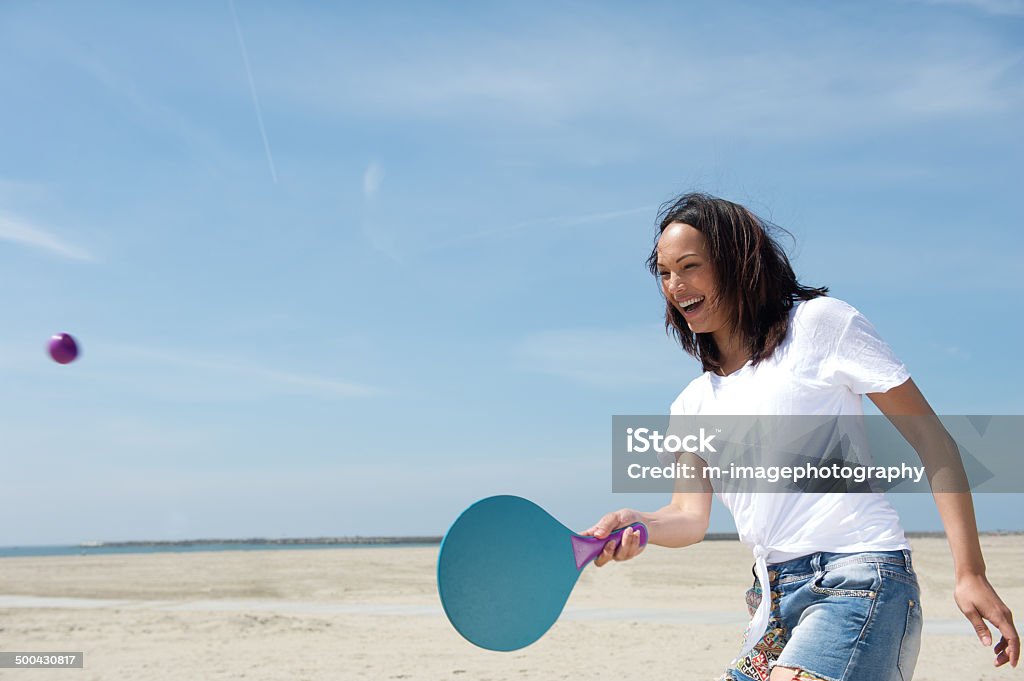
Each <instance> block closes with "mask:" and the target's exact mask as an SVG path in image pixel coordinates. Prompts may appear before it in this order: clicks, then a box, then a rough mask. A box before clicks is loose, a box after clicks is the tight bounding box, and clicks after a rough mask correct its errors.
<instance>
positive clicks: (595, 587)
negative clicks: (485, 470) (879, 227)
mask: <svg viewBox="0 0 1024 681" xmlns="http://www.w3.org/2000/svg"><path fill="white" fill-rule="evenodd" d="M911 543H912V545H913V549H914V560H915V568H916V570H917V571H918V574H919V579H920V581H921V586H922V591H923V593H922V602H923V608H924V615H925V629H924V641H923V645H922V650H921V656H920V660H919V663H918V667H917V673H916V674H915V676H914V678H915V679H917V680H918V681H929V680H932V681H934V680H939V679H958V680H960V679H972V680H973V679H1009V678H1019V676H1018V675H1019V674H1020V669H1018V670H1011V669H1009V668H1008V667H1004V668H1000V669H996V668H994V667H992V654H991V651H990V650H989V649H987V648H985V647H984V646H982V645H981V644H980V643H979V642H978V640H977V638H976V637H975V636H974V634H973V632H972V630H971V628H970V626H969V624H968V623H967V620H966V619H965V618H964V617H963V616H962V615H961V614H960V613H959V610H958V609H957V608H956V605H955V604H954V602H953V569H952V560H951V557H950V555H949V550H948V548H947V545H946V541H945V539H942V538H940V537H929V538H919V539H912V540H911ZM982 545H983V549H984V552H985V557H986V560H987V564H988V577H989V580H990V581H991V582H992V583H993V584H994V585H995V587H996V588H997V590H998V591H999V593H1000V595H1001V596H1002V597H1003V598H1004V600H1006V602H1007V603H1008V605H1009V606H1010V607H1011V609H1013V610H1014V612H1015V614H1016V615H1017V618H1018V620H1020V621H1024V615H1022V613H1024V576H1022V573H1021V570H1020V569H1019V566H1020V565H1021V564H1024V536H1020V535H1008V536H984V537H983V538H982ZM436 556H437V547H436V546H427V547H422V546H420V547H370V548H336V549H335V548H331V549H323V550H301V549H295V550H286V551H217V552H194V553H161V554H145V553H142V554H128V555H88V556H47V557H19V558H3V559H0V650H2V651H81V652H83V653H84V656H85V658H84V659H85V668H84V669H77V670H76V669H33V670H31V671H29V670H11V669H6V670H0V678H4V679H8V678H10V679H21V678H26V679H29V678H30V679H32V681H39V680H41V679H62V680H64V679H76V680H79V681H84V680H85V679H90V680H92V679H176V680H177V679H268V680H269V679H273V680H285V681H291V680H295V681H297V680H300V679H310V680H320V679H324V680H326V679H373V680H382V679H408V680H410V681H415V680H420V679H423V680H427V679H430V680H437V679H464V680H467V681H468V680H473V681H483V680H485V679H490V680H491V681H501V680H504V679H576V678H587V679H637V680H640V679H643V680H645V681H646V680H654V679H673V680H676V679H679V680H689V679H695V680H696V679H702V680H708V681H710V680H712V679H715V678H717V677H718V675H719V674H720V673H721V672H722V670H723V669H724V667H725V666H726V664H727V663H728V661H729V660H730V659H731V658H732V657H733V656H734V655H735V653H736V652H737V651H738V649H739V646H740V641H741V638H742V633H743V629H744V626H745V624H746V621H747V613H746V608H745V605H744V601H743V594H744V591H745V590H746V588H747V587H748V586H749V584H750V581H751V573H750V565H751V562H752V559H751V556H750V553H749V551H748V550H747V549H746V548H744V547H743V546H742V545H740V544H739V543H738V542H735V541H713V542H710V541H709V542H704V543H702V544H699V545H697V546H693V547H689V548H686V549H671V550H670V549H664V548H660V547H649V548H648V549H647V550H646V551H645V552H644V553H643V554H642V555H641V556H640V557H639V558H638V559H637V560H635V561H632V562H629V563H625V564H617V565H611V566H608V567H605V568H602V569H595V568H593V567H588V568H587V569H586V570H585V571H584V574H583V575H582V576H581V578H580V581H579V583H578V584H577V587H576V589H575V591H574V592H573V595H572V596H571V598H570V599H569V602H568V604H567V607H566V611H565V612H564V613H563V616H562V618H561V619H560V620H559V622H558V623H557V624H556V625H555V626H554V627H553V628H552V629H551V631H549V632H548V634H547V635H546V636H545V637H544V638H542V639H541V640H540V641H538V642H537V643H535V644H534V645H532V646H530V647H528V648H526V649H523V650H520V651H516V652H512V653H495V652H488V651H483V650H480V649H477V648H475V647H473V646H472V645H470V644H468V643H467V642H465V641H464V640H463V639H461V638H460V637H459V636H458V635H457V634H456V633H455V631H454V630H453V629H452V628H451V626H450V625H449V623H448V621H447V620H446V619H445V617H444V614H443V612H442V610H441V607H440V604H439V602H438V599H437V595H436V588H435V581H434V580H435V560H436ZM995 640H998V635H996V637H995Z"/></svg>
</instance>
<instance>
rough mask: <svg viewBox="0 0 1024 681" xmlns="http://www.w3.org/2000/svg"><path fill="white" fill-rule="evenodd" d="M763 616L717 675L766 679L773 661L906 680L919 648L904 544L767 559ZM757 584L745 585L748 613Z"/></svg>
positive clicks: (817, 674)
mask: <svg viewBox="0 0 1024 681" xmlns="http://www.w3.org/2000/svg"><path fill="white" fill-rule="evenodd" d="M768 570H769V572H768V578H769V580H770V582H769V583H770V585H771V599H772V601H771V604H772V609H771V619H770V620H769V622H768V630H767V632H766V633H765V635H764V637H762V638H761V640H760V641H759V642H758V643H757V644H756V645H755V646H754V649H753V650H752V651H751V652H750V653H749V654H747V655H745V656H743V657H740V658H737V659H735V660H733V662H732V663H731V664H730V665H729V669H728V670H727V671H726V672H725V674H723V675H722V676H721V677H720V678H721V679H722V680H724V681H767V679H768V677H769V675H770V674H771V669H772V668H773V667H775V666H777V665H778V666H782V667H792V668H795V669H799V670H801V671H802V673H801V674H800V675H798V676H797V678H799V679H825V680H826V681H909V680H910V678H911V677H912V676H913V675H914V666H915V664H916V663H917V656H918V653H919V652H920V649H921V624H922V616H921V590H920V587H919V586H918V583H917V576H916V575H915V574H914V568H913V565H912V564H911V561H910V551H907V550H900V551H871V552H864V553H813V554H810V555H807V556H801V557H800V558H794V559H793V560H788V561H786V562H784V563H776V564H770V565H769V566H768ZM760 602H761V589H760V587H759V586H758V585H757V578H756V576H755V578H754V585H753V587H751V589H750V590H748V591H747V608H748V610H749V611H750V614H751V616H753V613H754V610H756V608H757V606H758V604H759V603H760Z"/></svg>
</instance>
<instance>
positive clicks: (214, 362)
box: [107, 346, 383, 397]
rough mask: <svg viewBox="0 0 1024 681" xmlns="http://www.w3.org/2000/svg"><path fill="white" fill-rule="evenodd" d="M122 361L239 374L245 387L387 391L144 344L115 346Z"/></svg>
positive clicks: (361, 393)
mask: <svg viewBox="0 0 1024 681" xmlns="http://www.w3.org/2000/svg"><path fill="white" fill-rule="evenodd" d="M107 350H108V351H112V352H114V353H116V354H117V355H118V356H119V357H120V359H121V360H122V361H126V360H131V359H139V360H145V361H146V362H157V363H160V364H164V365H171V366H175V367H180V368H186V369H200V370H202V371H203V375H204V376H207V375H208V373H209V372H214V373H216V374H220V375H221V376H235V377H237V379H238V380H237V382H239V383H240V384H241V385H243V386H245V387H251V386H253V385H256V386H257V387H262V388H264V389H271V390H284V391H287V392H299V393H302V394H307V395H312V396H319V397H370V396H374V395H379V394H381V393H382V392H383V391H381V390H380V389H378V388H375V387H372V386H368V385H363V384H361V383H355V382H351V381H343V380H338V379H333V378H324V377H322V376H313V375H309V374H303V373H298V372H293V371H286V370H281V369H275V368H271V367H266V366H260V365H259V364H256V363H253V362H250V361H247V360H244V359H240V358H228V357H223V356H215V355H201V354H195V353H184V352H180V351H172V350H165V349H160V348H150V347H144V346H116V347H114V346H112V347H109V348H107Z"/></svg>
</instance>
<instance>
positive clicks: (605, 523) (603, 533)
mask: <svg viewBox="0 0 1024 681" xmlns="http://www.w3.org/2000/svg"><path fill="white" fill-rule="evenodd" d="M622 515H623V512H622V511H615V512H614V513H606V514H605V515H604V517H602V518H601V519H600V520H598V521H597V524H596V525H594V526H593V527H591V528H590V529H588V530H587V531H585V532H580V534H581V535H584V536H587V537H597V538H598V539H601V538H603V537H607V536H608V535H609V534H611V533H612V532H613V531H614V530H615V528H617V527H621V526H622V525H625V524H626V523H624V522H622V519H621V516H622Z"/></svg>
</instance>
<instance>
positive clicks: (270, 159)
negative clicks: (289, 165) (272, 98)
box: [228, 0, 277, 184]
mask: <svg viewBox="0 0 1024 681" xmlns="http://www.w3.org/2000/svg"><path fill="white" fill-rule="evenodd" d="M228 6H229V7H230V8H231V18H232V19H234V20H235V34H236V35H237V36H238V46H239V47H240V48H242V61H243V62H245V75H247V76H248V77H249V93H250V94H251V95H252V104H253V107H255V109H256V122H257V123H259V125H260V136H262V137H263V150H264V151H265V152H266V153H267V164H268V165H269V166H270V176H271V177H272V178H273V179H274V184H277V170H276V169H275V168H274V156H273V154H271V153H270V142H269V141H268V140H267V130H266V128H264V127H263V112H262V110H261V109H260V98H259V97H258V96H256V83H255V82H254V81H253V79H252V68H251V67H250V66H249V51H248V50H247V49H245V39H244V38H242V26H241V25H240V24H239V23H238V13H237V12H236V11H235V0H228Z"/></svg>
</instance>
